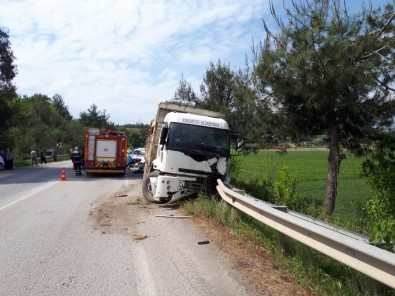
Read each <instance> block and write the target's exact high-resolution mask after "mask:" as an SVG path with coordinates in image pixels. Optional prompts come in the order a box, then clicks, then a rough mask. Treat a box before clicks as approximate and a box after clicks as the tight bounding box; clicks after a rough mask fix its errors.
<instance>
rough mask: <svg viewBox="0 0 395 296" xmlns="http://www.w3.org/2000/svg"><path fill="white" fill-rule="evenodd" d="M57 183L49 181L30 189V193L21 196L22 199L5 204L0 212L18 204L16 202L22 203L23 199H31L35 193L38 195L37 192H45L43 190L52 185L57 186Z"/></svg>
mask: <svg viewBox="0 0 395 296" xmlns="http://www.w3.org/2000/svg"><path fill="white" fill-rule="evenodd" d="M57 183H58V181H50V182H47V183H45V184H43V185H41V186H38V187H36V188H34V189H32V190H31V191H30V192H27V193H26V194H25V195H24V196H22V197H20V198H18V199H16V200H14V201H12V202H10V203H8V204H6V205H4V206H2V207H0V211H2V210H4V209H6V208H8V207H11V206H13V205H14V204H16V203H18V202H20V201H22V200H25V199H27V198H29V197H31V196H32V195H34V194H37V193H39V192H41V191H43V190H45V189H47V188H49V187H52V186H53V185H55V184H57ZM18 195H19V194H18Z"/></svg>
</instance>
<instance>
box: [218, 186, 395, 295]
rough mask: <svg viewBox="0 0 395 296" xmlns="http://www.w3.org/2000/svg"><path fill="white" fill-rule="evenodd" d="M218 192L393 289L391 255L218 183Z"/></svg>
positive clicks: (394, 277) (393, 261) (351, 235)
mask: <svg viewBox="0 0 395 296" xmlns="http://www.w3.org/2000/svg"><path fill="white" fill-rule="evenodd" d="M217 190H218V193H219V194H220V195H221V197H222V199H223V200H224V201H226V202H227V203H229V204H231V205H232V206H234V207H235V208H237V209H239V210H241V211H242V212H244V213H246V214H248V215H250V216H251V217H254V218H255V219H257V220H258V221H260V222H262V223H264V224H266V225H268V226H270V227H272V228H273V229H275V230H277V231H279V232H281V233H284V234H285V235H287V236H289V237H291V238H293V239H296V240H298V241H300V242H301V243H303V244H305V245H307V246H309V247H311V248H313V249H315V250H317V251H319V252H321V253H323V254H325V255H327V256H330V257H332V258H333V259H335V260H337V261H339V262H342V263H344V264H346V265H348V266H350V267H352V268H354V269H355V270H358V271H360V272H362V273H364V274H366V275H367V276H369V277H371V278H374V279H375V280H377V281H379V282H381V283H383V284H386V285H387V286H389V287H392V288H394V289H395V254H394V253H391V252H388V251H385V250H382V249H379V248H377V247H375V246H372V245H370V244H369V243H368V241H367V240H366V239H365V238H364V237H362V236H359V235H357V234H355V233H353V232H351V231H350V232H349V231H347V230H344V229H340V228H337V227H335V226H333V225H330V224H326V223H325V222H323V221H318V220H314V219H312V218H307V217H306V216H303V215H301V214H298V213H296V212H289V213H287V212H284V211H281V210H279V209H276V208H275V207H273V205H270V204H268V203H265V202H263V201H261V200H258V199H255V198H253V197H251V196H245V195H242V194H240V193H238V192H235V191H233V190H231V189H230V188H228V187H226V186H225V185H224V184H223V183H222V181H221V180H218V185H217Z"/></svg>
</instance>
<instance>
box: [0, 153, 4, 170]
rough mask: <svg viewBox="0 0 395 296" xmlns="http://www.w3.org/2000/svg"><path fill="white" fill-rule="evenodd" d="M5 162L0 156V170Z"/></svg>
mask: <svg viewBox="0 0 395 296" xmlns="http://www.w3.org/2000/svg"><path fill="white" fill-rule="evenodd" d="M4 166H5V162H4V159H3V157H1V156H0V171H2V170H4Z"/></svg>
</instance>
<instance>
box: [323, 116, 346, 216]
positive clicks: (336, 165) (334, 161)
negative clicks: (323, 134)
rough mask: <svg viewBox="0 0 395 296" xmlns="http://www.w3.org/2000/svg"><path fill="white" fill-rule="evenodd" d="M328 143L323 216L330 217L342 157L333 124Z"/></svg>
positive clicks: (333, 206) (334, 200)
mask: <svg viewBox="0 0 395 296" xmlns="http://www.w3.org/2000/svg"><path fill="white" fill-rule="evenodd" d="M330 126H331V128H330V143H329V156H328V178H327V183H326V195H325V200H324V215H325V216H332V214H333V211H334V210H335V203H336V196H337V185H338V183H339V172H340V163H341V161H342V156H341V155H340V147H339V132H338V129H337V126H336V124H335V123H333V124H331V125H330Z"/></svg>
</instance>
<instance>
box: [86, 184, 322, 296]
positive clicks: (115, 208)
mask: <svg viewBox="0 0 395 296" xmlns="http://www.w3.org/2000/svg"><path fill="white" fill-rule="evenodd" d="M138 187H140V188H141V184H140V183H139V182H135V183H133V184H130V185H128V186H125V187H124V188H122V190H121V191H120V192H118V193H116V194H114V195H113V196H111V197H109V198H108V199H104V200H102V201H101V203H99V204H98V205H97V206H96V207H95V208H94V209H93V210H92V211H91V212H90V216H91V217H92V218H93V219H94V228H95V229H97V230H99V231H101V232H102V234H103V235H104V234H106V233H117V234H118V233H120V234H122V235H127V236H130V237H132V238H133V239H134V240H143V239H146V238H147V237H146V236H145V235H143V234H140V233H135V231H134V230H133V227H132V225H133V224H136V223H144V221H143V219H144V218H143V217H144V215H149V214H151V215H152V214H155V213H158V208H159V205H155V204H148V203H146V202H145V200H144V198H143V197H142V194H141V190H136V189H138ZM133 192H140V193H138V194H136V193H134V194H133ZM175 210H176V211H178V212H177V213H178V215H183V214H185V213H183V212H182V210H181V209H178V208H176V209H175ZM136 217H139V218H137V220H136ZM191 219H192V220H193V222H194V223H195V224H196V226H197V227H198V229H199V230H200V231H201V232H202V233H204V235H205V236H206V237H207V238H208V241H209V243H212V244H215V245H216V246H217V247H218V248H219V249H220V250H221V251H222V252H223V253H225V254H226V256H228V257H229V258H230V259H231V261H232V263H233V265H232V268H233V269H234V270H235V271H237V272H238V274H239V275H240V277H241V281H242V282H243V283H245V284H246V285H248V287H249V288H248V290H249V291H251V295H272V296H274V295H279V296H280V295H281V296H283V295H285V296H287V295H293V296H299V295H301V296H302V295H303V296H305V295H309V296H310V295H315V294H314V293H312V292H311V291H307V290H306V289H305V288H303V287H301V286H300V285H298V284H297V283H296V282H295V279H294V278H293V276H292V274H290V273H288V272H286V271H283V270H280V269H279V268H278V264H277V263H276V262H275V261H273V260H272V258H271V257H270V255H268V254H267V252H266V251H265V250H264V249H263V248H259V247H256V246H254V245H253V244H252V243H249V242H246V241H245V240H243V239H241V238H237V237H235V236H234V235H232V233H231V232H230V230H229V229H228V228H226V227H225V226H222V225H219V224H218V223H215V222H213V221H212V220H209V219H205V218H202V217H193V218H191Z"/></svg>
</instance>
